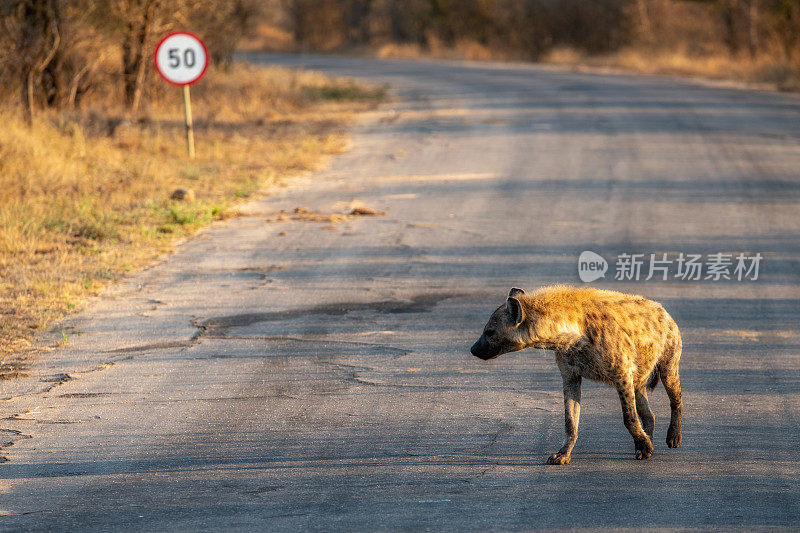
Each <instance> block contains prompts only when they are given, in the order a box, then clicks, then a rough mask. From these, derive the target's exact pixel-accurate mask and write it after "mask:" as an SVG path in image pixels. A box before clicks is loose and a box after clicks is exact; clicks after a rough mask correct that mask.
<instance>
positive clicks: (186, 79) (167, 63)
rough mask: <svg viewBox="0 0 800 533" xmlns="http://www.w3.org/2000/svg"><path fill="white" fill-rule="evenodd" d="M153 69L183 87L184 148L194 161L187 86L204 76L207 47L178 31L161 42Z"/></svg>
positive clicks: (172, 82)
mask: <svg viewBox="0 0 800 533" xmlns="http://www.w3.org/2000/svg"><path fill="white" fill-rule="evenodd" d="M155 63H156V70H157V71H158V73H159V74H160V75H161V77H162V78H164V79H165V80H166V81H167V82H169V83H171V84H172V85H180V86H182V87H183V112H184V117H185V119H186V149H187V150H188V152H189V157H190V158H194V131H193V130H192V101H191V98H190V96H189V85H191V84H192V83H194V82H196V81H197V80H199V79H200V78H202V77H203V74H205V72H206V68H208V50H207V49H206V45H205V44H203V41H201V40H200V38H199V37H198V36H197V35H194V34H193V33H189V32H185V31H178V32H173V33H170V34H169V35H167V36H166V37H164V38H163V39H161V42H160V43H158V46H157V47H156V53H155Z"/></svg>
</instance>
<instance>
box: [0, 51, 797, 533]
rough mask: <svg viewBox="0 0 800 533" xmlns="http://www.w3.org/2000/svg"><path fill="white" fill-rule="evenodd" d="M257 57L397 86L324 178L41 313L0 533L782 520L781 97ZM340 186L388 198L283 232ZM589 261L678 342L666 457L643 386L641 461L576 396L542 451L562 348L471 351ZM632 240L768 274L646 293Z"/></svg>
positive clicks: (784, 281) (14, 420)
mask: <svg viewBox="0 0 800 533" xmlns="http://www.w3.org/2000/svg"><path fill="white" fill-rule="evenodd" d="M251 59H252V60H254V61H263V62H266V63H280V64H286V65H302V66H306V67H308V68H313V69H319V70H322V71H325V72H329V73H335V74H341V75H347V76H357V77H361V78H366V79H370V80H372V81H377V82H380V83H388V84H390V85H391V87H392V91H393V94H394V100H393V101H392V102H390V103H388V104H387V105H386V106H384V107H383V108H382V109H381V110H379V111H377V112H374V113H370V114H369V115H367V116H365V117H364V118H363V119H362V120H361V121H360V122H359V123H358V124H357V125H356V126H355V127H354V131H353V137H352V147H351V149H350V151H349V152H347V153H346V154H344V155H342V156H340V157H337V158H335V159H334V160H332V161H331V164H330V166H329V167H328V168H327V169H325V170H323V171H320V172H317V173H314V174H312V175H309V176H306V177H303V178H300V179H297V180H295V181H294V182H293V184H292V185H291V186H290V187H288V188H285V189H281V190H279V191H276V193H275V194H273V195H271V196H269V197H267V198H265V199H264V200H261V201H259V202H256V203H254V204H252V205H250V206H248V213H249V216H244V217H240V218H237V219H233V220H229V221H227V222H225V223H220V224H218V225H215V226H214V227H213V228H212V229H210V230H209V231H207V232H205V233H203V234H202V235H201V236H199V237H197V238H196V239H194V240H192V241H190V242H188V243H187V244H185V245H183V246H182V247H181V248H180V250H179V251H178V253H176V254H175V255H173V256H171V257H169V258H168V259H167V260H166V261H165V262H163V263H162V264H160V265H159V266H156V267H154V268H152V269H150V270H147V271H145V272H143V273H141V274H140V275H137V276H136V277H134V278H133V279H131V280H129V281H128V282H126V283H125V284H123V285H122V286H120V287H118V288H116V289H114V290H113V291H111V292H110V293H109V294H108V295H107V296H106V297H104V298H102V299H99V300H98V301H96V302H94V303H93V304H92V305H91V306H90V308H89V309H88V310H87V311H86V312H84V313H82V314H81V315H78V316H75V317H72V318H70V319H69V320H68V321H67V322H65V323H64V324H61V325H59V326H58V328H57V329H58V330H60V329H62V328H64V329H65V330H66V333H67V335H68V338H69V342H68V344H67V345H66V346H64V347H62V348H59V349H56V350H53V351H51V352H49V353H46V354H43V355H42V356H41V357H40V358H39V360H38V363H37V365H36V367H35V368H34V370H33V377H32V378H29V379H26V380H20V381H16V382H10V383H3V384H2V387H3V394H2V396H3V397H4V398H3V401H2V403H0V409H2V411H1V412H0V414H2V416H4V417H6V418H5V419H4V420H2V421H0V427H2V428H5V429H3V430H2V437H3V439H2V441H3V442H4V443H5V444H3V448H2V451H0V453H2V455H3V456H4V457H6V458H7V459H8V462H5V463H3V464H0V529H2V530H4V531H6V530H11V531H13V530H22V529H73V530H119V529H123V528H124V529H131V530H196V529H217V530H222V529H224V530H228V529H243V530H247V529H268V530H275V531H280V530H332V529H343V530H378V529H381V530H383V529H389V530H396V529H409V530H422V529H430V530H455V531H462V530H485V529H504V530H512V529H513V530H516V529H540V528H641V527H647V528H680V529H685V528H695V527H696V528H701V529H708V528H710V527H719V528H722V529H729V528H735V527H741V528H744V529H748V530H750V529H753V528H756V527H763V528H766V527H769V526H776V527H778V528H786V529H797V528H800V483H798V480H799V479H800V330H798V323H800V303H799V302H800V286H798V282H800V237H798V235H799V234H800V187H799V186H798V184H799V183H800V178H799V177H798V169H800V98H798V97H796V96H789V95H780V94H776V93H770V92H756V91H744V90H738V89H731V88H720V87H716V88H715V87H709V86H701V85H698V84H693V83H690V82H687V81H678V80H673V79H668V78H656V77H633V76H616V75H596V74H584V73H571V72H565V71H558V70H551V69H545V68H539V67H534V66H524V65H502V64H491V63H480V64H475V63H463V64H462V63H445V62H404V61H379V60H368V59H348V58H336V57H292V56H251ZM359 203H360V205H365V206H368V207H371V208H375V209H380V210H384V211H386V212H387V214H386V215H385V216H375V217H369V216H362V217H357V218H353V219H351V220H346V221H343V222H340V223H338V224H334V225H331V224H330V222H325V221H322V222H320V221H314V220H309V219H308V218H309V217H305V218H304V217H292V216H288V217H285V218H288V219H289V220H287V221H276V220H275V218H276V216H275V213H276V212H279V211H280V210H286V211H292V210H293V209H294V208H296V207H300V206H302V207H306V208H308V209H313V210H316V211H317V212H319V213H343V212H346V211H347V210H348V209H349V207H350V206H352V205H359ZM584 250H592V251H594V252H597V253H599V254H601V255H602V256H603V257H604V258H606V259H607V260H608V261H609V262H610V266H609V272H608V273H607V274H606V277H605V278H604V279H600V280H598V281H596V282H593V283H592V284H591V285H593V286H597V287H606V288H612V289H617V290H624V291H631V292H637V293H641V294H644V295H646V296H648V297H650V298H654V299H656V300H659V301H661V302H662V303H664V305H665V307H666V308H667V309H668V311H670V313H671V314H672V315H673V316H674V317H675V319H676V321H677V322H678V324H679V325H680V327H681V330H682V332H683V337H684V352H683V359H682V364H681V377H682V382H683V390H684V402H685V411H684V424H683V445H682V446H681V447H680V448H678V449H675V450H670V449H667V447H666V444H665V441H664V439H665V436H666V428H667V423H668V419H669V415H668V413H669V406H668V401H667V398H666V395H665V393H664V391H663V388H661V387H660V386H659V388H658V389H656V391H655V392H654V393H653V394H652V395H651V405H652V406H653V408H654V412H655V414H656V439H655V447H656V448H655V453H654V455H653V457H652V458H651V459H650V460H648V461H636V460H635V459H634V449H633V443H632V440H631V438H630V436H629V435H628V434H627V432H626V430H625V428H624V426H623V424H622V419H621V412H620V408H619V403H618V399H617V395H616V392H615V391H613V390H612V389H610V388H606V387H602V386H599V385H594V384H586V385H585V386H584V394H583V402H582V417H581V425H580V435H579V438H578V443H577V445H576V447H575V450H574V452H573V456H572V463H571V464H570V465H568V466H547V465H545V464H544V463H545V459H546V457H547V456H548V455H549V454H551V453H552V452H554V451H555V450H557V449H558V447H559V446H560V445H561V440H562V437H563V407H562V399H561V380H560V375H559V373H558V370H557V368H556V366H555V363H554V358H553V356H552V354H551V353H549V352H545V351H539V350H528V351H525V352H518V353H513V354H508V355H505V356H502V357H500V358H499V359H496V360H493V361H489V362H483V361H480V360H478V359H476V358H474V357H472V356H471V355H470V354H469V351H468V349H469V346H470V345H471V344H472V342H474V340H475V339H476V338H477V336H478V334H479V332H480V330H481V329H482V327H483V324H484V321H485V320H486V318H487V317H488V316H489V313H490V312H491V311H492V310H493V309H494V308H495V307H496V306H497V305H499V304H501V303H502V302H503V301H504V299H505V295H506V294H507V291H508V289H509V288H510V287H512V286H519V287H523V288H527V289H533V288H535V287H537V286H540V285H544V284H550V283H572V284H581V281H580V280H579V279H578V274H577V259H578V255H579V254H580V253H581V252H582V251H584ZM625 253H642V254H645V256H646V257H649V254H651V253H655V254H658V257H660V254H662V253H669V254H670V255H669V256H668V257H669V258H672V259H674V258H675V257H677V255H678V254H679V253H685V254H690V253H692V254H702V256H703V257H702V260H703V261H705V260H707V258H708V255H709V254H715V253H730V254H739V253H745V254H747V256H748V257H752V256H754V254H756V253H761V254H762V257H763V260H762V262H761V263H760V265H759V266H760V270H759V274H758V279H756V280H753V279H749V278H748V279H744V280H742V281H738V280H736V279H733V280H730V281H725V280H720V281H713V280H700V281H691V280H682V279H675V278H674V277H671V278H670V279H669V280H667V281H661V280H657V278H658V276H656V277H655V278H654V279H651V280H649V281H647V280H645V279H644V278H645V277H646V275H645V274H646V273H647V263H645V267H644V269H643V273H642V277H641V279H639V280H638V281H637V280H635V279H634V280H625V281H623V280H615V279H614V273H615V267H616V261H617V260H618V258H619V256H620V255H621V254H625ZM671 272H674V270H673V271H671ZM751 277H753V276H752V273H751ZM734 278H735V276H734ZM54 335H55V334H54ZM45 341H46V339H45ZM12 430H13V431H12ZM14 431H16V432H19V433H15V432H14ZM27 436H29V437H30V438H25V437H27ZM10 442H13V445H12V446H9V445H8V443H10Z"/></svg>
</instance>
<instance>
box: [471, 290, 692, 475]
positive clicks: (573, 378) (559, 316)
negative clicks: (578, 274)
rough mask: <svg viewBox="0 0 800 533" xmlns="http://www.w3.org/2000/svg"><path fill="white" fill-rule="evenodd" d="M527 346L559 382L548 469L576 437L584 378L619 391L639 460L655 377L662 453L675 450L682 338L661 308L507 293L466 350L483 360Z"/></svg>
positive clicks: (627, 298) (611, 298) (619, 297)
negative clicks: (661, 407)
mask: <svg viewBox="0 0 800 533" xmlns="http://www.w3.org/2000/svg"><path fill="white" fill-rule="evenodd" d="M530 347H533V348H544V349H546V350H553V351H554V352H555V355H556V363H557V364H558V368H559V369H560V370H561V377H562V379H563V381H564V413H565V417H566V422H565V426H566V427H565V430H564V433H565V435H566V438H565V440H564V445H563V446H562V447H561V449H560V450H558V451H557V452H556V453H554V454H553V455H551V456H550V457H549V458H548V459H547V462H548V464H567V463H569V460H570V454H571V453H572V447H573V446H574V445H575V441H576V439H577V438H578V417H579V416H580V407H581V379H582V378H587V379H592V380H595V381H600V382H603V383H607V384H609V385H612V386H614V387H615V388H616V389H617V392H618V393H619V399H620V402H621V403H622V417H623V420H624V422H625V427H626V428H628V431H630V433H631V435H632V436H633V442H634V444H635V446H636V458H637V459H647V458H648V457H650V455H651V454H652V453H653V443H652V439H653V426H654V423H655V419H654V418H653V413H652V411H651V410H650V405H649V404H648V403H647V390H652V389H653V388H654V387H655V386H656V384H657V383H658V380H659V378H660V379H661V382H662V383H663V384H664V388H665V389H666V391H667V395H668V396H669V403H670V407H671V408H672V418H671V419H670V423H669V430H667V446H669V447H670V448H677V447H678V446H679V445H680V443H681V412H682V409H683V404H682V402H681V383H680V379H679V377H678V362H679V360H680V358H681V334H680V332H679V331H678V326H677V325H676V324H675V321H674V320H672V317H670V316H669V314H668V313H667V312H666V311H665V310H664V308H663V307H661V305H659V304H657V303H656V302H653V301H650V300H647V299H646V298H643V297H641V296H635V295H631V294H622V293H619V292H614V291H604V290H597V289H591V288H580V289H576V288H573V287H565V286H555V287H544V288H542V289H539V290H537V291H536V292H534V293H533V294H525V291H523V290H522V289H511V292H510V293H509V294H508V300H506V303H505V304H503V305H501V306H500V307H498V308H497V310H496V311H495V312H494V313H492V316H491V318H489V322H487V324H486V327H485V328H484V329H483V334H482V335H481V336H480V338H479V339H478V340H477V342H475V344H474V345H473V346H472V349H471V351H472V354H473V355H475V356H476V357H480V358H481V359H484V360H487V359H493V358H495V357H497V356H499V355H501V354H504V353H508V352H514V351H517V350H524V349H525V348H530ZM637 415H638V416H637ZM640 419H641V423H640V422H639V420H640Z"/></svg>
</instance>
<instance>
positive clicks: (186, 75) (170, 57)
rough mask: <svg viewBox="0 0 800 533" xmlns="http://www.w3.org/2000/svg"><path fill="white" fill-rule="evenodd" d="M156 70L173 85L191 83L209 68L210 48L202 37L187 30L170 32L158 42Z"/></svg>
mask: <svg viewBox="0 0 800 533" xmlns="http://www.w3.org/2000/svg"><path fill="white" fill-rule="evenodd" d="M155 62H156V70H157V71H158V73H159V74H160V75H161V77H162V78H164V79H165V80H167V81H168V82H169V83H171V84H173V85H190V84H192V83H194V82H196V81H197V80H199V79H200V78H202V77H203V74H205V72H206V68H208V50H207V49H206V45H205V44H203V41H201V40H200V38H199V37H198V36H197V35H195V34H193V33H189V32H186V31H176V32H173V33H170V34H169V35H167V36H166V37H164V38H163V39H161V42H160V43H158V46H157V47H156V53H155Z"/></svg>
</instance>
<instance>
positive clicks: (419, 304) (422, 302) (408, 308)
mask: <svg viewBox="0 0 800 533" xmlns="http://www.w3.org/2000/svg"><path fill="white" fill-rule="evenodd" d="M459 296H466V295H464V294H459V293H427V294H418V295H416V296H413V297H412V298H411V299H410V300H408V301H398V300H383V301H378V302H343V303H333V304H323V305H317V306H313V307H304V308H299V309H290V310H287V311H272V312H264V313H244V314H240V315H228V316H221V317H212V318H207V319H205V320H196V321H195V322H194V325H195V327H197V328H198V332H197V333H196V334H195V336H194V339H196V338H198V337H202V336H209V337H224V336H226V335H227V334H228V331H229V330H230V329H231V328H237V327H245V326H250V325H252V324H257V323H259V322H274V321H279V320H291V319H294V318H301V317H307V316H310V315H331V316H342V315H346V314H347V313H350V312H353V311H374V312H377V313H385V314H402V313H425V312H428V311H430V310H431V309H432V308H433V307H434V306H436V304H438V303H439V302H441V301H443V300H447V299H451V298H456V297H459Z"/></svg>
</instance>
